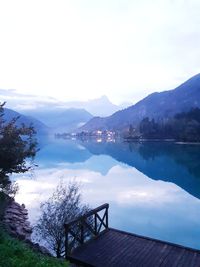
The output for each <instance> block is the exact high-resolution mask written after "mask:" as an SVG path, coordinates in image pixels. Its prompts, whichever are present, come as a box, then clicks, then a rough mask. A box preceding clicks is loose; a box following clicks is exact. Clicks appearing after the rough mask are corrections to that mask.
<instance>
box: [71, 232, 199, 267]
mask: <svg viewBox="0 0 200 267" xmlns="http://www.w3.org/2000/svg"><path fill="white" fill-rule="evenodd" d="M71 256H72V258H73V259H75V260H79V261H81V262H83V263H88V264H90V265H91V266H95V267H114V266H116V267H117V266H118V267H124V266H126V267H129V266H130V267H132V266H134V267H137V266H138V267H142V266H145V267H157V266H159V267H166V266H167V267H168V266H170V267H178V266H181V267H182V266H187V267H200V251H198V250H193V249H189V248H184V247H181V246H178V245H174V244H170V243H167V242H163V241H159V240H154V239H150V238H146V237H142V236H138V235H134V234H130V233H126V232H123V231H119V230H116V229H110V228H109V229H108V230H106V231H105V232H104V233H102V234H100V235H99V236H98V237H97V238H95V239H92V240H91V241H89V242H88V243H86V244H84V245H82V246H81V247H80V248H78V249H77V250H75V251H74V252H73V254H72V255H71ZM83 266H84V265H83ZM85 266H87V264H86V265H85Z"/></svg>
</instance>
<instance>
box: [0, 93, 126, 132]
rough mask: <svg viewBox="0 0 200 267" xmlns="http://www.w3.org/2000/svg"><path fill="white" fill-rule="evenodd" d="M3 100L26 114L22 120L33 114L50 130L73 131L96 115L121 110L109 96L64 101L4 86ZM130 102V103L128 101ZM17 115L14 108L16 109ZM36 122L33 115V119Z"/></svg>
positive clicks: (105, 114) (10, 106)
mask: <svg viewBox="0 0 200 267" xmlns="http://www.w3.org/2000/svg"><path fill="white" fill-rule="evenodd" d="M0 99H1V102H3V101H6V102H7V103H6V107H9V108H10V110H11V109H12V110H15V111H16V112H19V113H20V114H23V115H22V118H23V119H22V118H21V120H22V121H23V120H25V118H26V121H28V118H27V116H28V117H32V118H33V120H34V118H35V119H36V120H37V121H40V122H41V124H44V125H46V128H48V131H49V132H50V133H58V132H73V131H74V130H76V129H78V128H79V127H81V126H82V125H84V124H85V123H87V122H88V121H89V120H90V119H91V118H93V116H94V115H100V116H107V115H111V114H113V113H114V112H115V111H117V110H119V109H120V108H121V106H117V105H114V104H113V103H111V102H110V100H109V99H108V98H107V97H106V96H102V97H100V98H98V99H93V100H88V101H73V102H64V101H63V102H61V101H58V100H56V99H54V98H51V97H46V98H44V97H39V96H34V95H26V94H19V93H17V92H16V91H15V90H3V89H0ZM125 105H127V103H126V104H125ZM13 115H14V111H13ZM30 121H31V122H32V119H30Z"/></svg>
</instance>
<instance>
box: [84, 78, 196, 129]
mask: <svg viewBox="0 0 200 267" xmlns="http://www.w3.org/2000/svg"><path fill="white" fill-rule="evenodd" d="M194 107H198V108H200V74H197V75H195V76H194V77H192V78H191V79H189V80H187V81H186V82H184V83H183V84H181V85H180V86H178V87H177V88H175V89H173V90H169V91H164V92H160V93H157V92H156V93H153V94H150V95H148V96H147V97H145V98H144V99H142V100H141V101H139V102H138V103H136V104H135V105H132V106H130V107H128V108H126V109H123V110H120V111H117V112H115V113H114V114H112V115H111V116H107V117H94V118H92V119H91V120H90V121H89V122H88V123H86V124H85V125H84V126H82V127H81V128H80V129H79V131H80V132H81V131H94V130H120V131H121V130H124V129H127V128H128V127H129V125H130V124H133V125H138V124H139V123H140V121H141V120H142V119H143V118H145V117H149V118H150V119H151V118H154V119H163V118H166V119H167V118H170V117H172V116H173V115H175V114H176V113H179V112H183V111H184V112H186V111H188V110H190V109H191V108H194Z"/></svg>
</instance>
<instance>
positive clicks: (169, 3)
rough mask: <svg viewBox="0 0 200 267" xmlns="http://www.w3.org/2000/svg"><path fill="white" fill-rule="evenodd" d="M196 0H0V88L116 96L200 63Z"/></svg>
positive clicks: (181, 76)
mask: <svg viewBox="0 0 200 267" xmlns="http://www.w3.org/2000/svg"><path fill="white" fill-rule="evenodd" d="M199 10H200V1H199V0H34V1H30V0H18V1H16V0H6V1H5V0H0V88H1V89H16V92H18V93H23V94H31V95H39V96H43V97H45V96H49V97H52V98H56V99H59V100H62V101H72V100H87V99H93V98H98V97H100V96H101V95H107V96H108V97H109V99H110V100H111V101H112V102H113V103H116V104H119V103H122V102H127V101H128V102H132V103H135V102H137V101H138V100H140V99H142V98H143V97H145V96H146V95H148V94H150V93H152V92H155V91H163V90H169V89H173V88H175V87H176V86H178V85H179V84H180V83H182V82H184V81H185V80H187V79H188V78H190V77H191V76H193V75H195V74H197V73H199V72H200V71H199V70H200V60H199V58H200V49H199V48H200V16H199Z"/></svg>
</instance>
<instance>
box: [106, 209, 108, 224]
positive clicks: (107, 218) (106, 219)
mask: <svg viewBox="0 0 200 267" xmlns="http://www.w3.org/2000/svg"><path fill="white" fill-rule="evenodd" d="M107 228H108V207H107V208H106V229H107Z"/></svg>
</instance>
